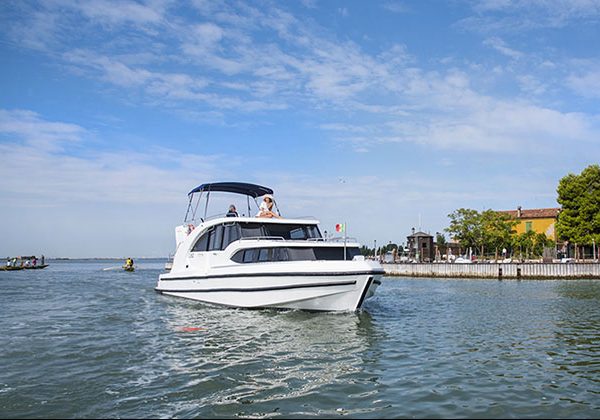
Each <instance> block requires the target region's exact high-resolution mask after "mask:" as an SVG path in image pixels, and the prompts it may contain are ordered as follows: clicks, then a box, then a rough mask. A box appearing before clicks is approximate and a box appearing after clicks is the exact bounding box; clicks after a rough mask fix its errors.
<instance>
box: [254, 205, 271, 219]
mask: <svg viewBox="0 0 600 420" xmlns="http://www.w3.org/2000/svg"><path fill="white" fill-rule="evenodd" d="M263 211H269V206H267V203H266V202H264V201H263V202H262V203H260V206H259V207H258V213H256V217H258V216H260V214H261V213H262V212H263Z"/></svg>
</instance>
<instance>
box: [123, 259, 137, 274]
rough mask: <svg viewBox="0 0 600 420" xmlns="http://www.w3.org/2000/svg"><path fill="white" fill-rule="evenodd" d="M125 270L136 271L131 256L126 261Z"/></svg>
mask: <svg viewBox="0 0 600 420" xmlns="http://www.w3.org/2000/svg"><path fill="white" fill-rule="evenodd" d="M123 270H125V271H134V270H135V268H134V265H133V260H132V259H131V258H127V260H126V261H125V265H124V266H123Z"/></svg>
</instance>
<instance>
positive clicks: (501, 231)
mask: <svg viewBox="0 0 600 420" xmlns="http://www.w3.org/2000/svg"><path fill="white" fill-rule="evenodd" d="M481 223H482V225H483V229H482V230H483V232H484V238H483V240H484V246H485V248H487V249H488V250H494V253H495V259H498V250H499V249H502V248H508V247H509V246H510V245H511V242H512V235H513V234H514V233H515V230H514V228H515V226H516V225H517V224H518V221H516V220H514V219H512V218H511V217H510V215H508V214H506V213H500V212H497V211H494V210H486V211H484V212H483V213H481ZM481 253H482V254H483V250H482V252H481Z"/></svg>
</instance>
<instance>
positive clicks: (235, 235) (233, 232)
mask: <svg viewBox="0 0 600 420" xmlns="http://www.w3.org/2000/svg"><path fill="white" fill-rule="evenodd" d="M240 237H241V232H240V225H238V224H237V223H232V224H229V225H225V226H224V231H223V245H222V246H221V249H225V248H227V247H228V246H229V244H230V243H232V242H235V241H237V240H239V239H240Z"/></svg>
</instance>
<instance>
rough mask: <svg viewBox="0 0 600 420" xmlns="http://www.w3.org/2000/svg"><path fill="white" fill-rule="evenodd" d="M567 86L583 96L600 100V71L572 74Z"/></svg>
mask: <svg viewBox="0 0 600 420" xmlns="http://www.w3.org/2000/svg"><path fill="white" fill-rule="evenodd" d="M567 86H568V87H569V88H571V89H572V90H573V91H575V92H576V93H577V94H579V95H581V96H584V97H587V98H600V71H598V70H589V71H586V72H584V73H578V74H571V75H570V76H569V77H568V78H567Z"/></svg>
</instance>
